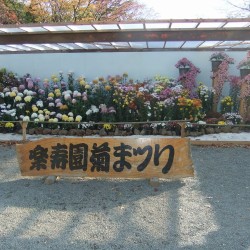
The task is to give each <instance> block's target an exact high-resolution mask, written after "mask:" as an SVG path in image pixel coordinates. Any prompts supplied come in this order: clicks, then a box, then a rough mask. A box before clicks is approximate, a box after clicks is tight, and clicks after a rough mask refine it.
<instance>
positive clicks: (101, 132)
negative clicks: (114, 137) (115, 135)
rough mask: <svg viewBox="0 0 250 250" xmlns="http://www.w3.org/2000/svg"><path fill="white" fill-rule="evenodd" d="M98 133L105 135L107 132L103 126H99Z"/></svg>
mask: <svg viewBox="0 0 250 250" xmlns="http://www.w3.org/2000/svg"><path fill="white" fill-rule="evenodd" d="M99 135H100V136H107V135H108V134H107V132H106V131H105V129H104V128H101V129H100V131H99Z"/></svg>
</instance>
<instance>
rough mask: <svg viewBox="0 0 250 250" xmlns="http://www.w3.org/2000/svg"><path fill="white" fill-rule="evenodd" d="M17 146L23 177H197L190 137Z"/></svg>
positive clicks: (51, 140) (44, 141) (65, 140)
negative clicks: (195, 175)
mask: <svg viewBox="0 0 250 250" xmlns="http://www.w3.org/2000/svg"><path fill="white" fill-rule="evenodd" d="M16 147H17V155H18V162H19V166H20V170H21V174H22V175H24V176H51V175H55V176H81V177H111V178H152V177H158V178H177V177H189V176H194V169H193V162H192V159H191V153H190V140H189V139H187V138H166V137H157V138H150V137H148V138H144V137H143V138H123V137H122V138H110V137H107V138H49V139H42V140H39V141H33V142H29V143H26V144H19V145H17V146H16Z"/></svg>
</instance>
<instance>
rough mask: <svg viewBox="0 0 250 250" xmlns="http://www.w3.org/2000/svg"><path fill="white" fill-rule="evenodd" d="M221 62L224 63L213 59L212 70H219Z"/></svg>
mask: <svg viewBox="0 0 250 250" xmlns="http://www.w3.org/2000/svg"><path fill="white" fill-rule="evenodd" d="M221 63H222V61H212V71H213V72H216V71H218V69H219V66H220V64H221Z"/></svg>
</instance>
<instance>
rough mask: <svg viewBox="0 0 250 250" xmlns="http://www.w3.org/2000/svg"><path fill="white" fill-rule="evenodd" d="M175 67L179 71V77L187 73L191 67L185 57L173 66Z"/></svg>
mask: <svg viewBox="0 0 250 250" xmlns="http://www.w3.org/2000/svg"><path fill="white" fill-rule="evenodd" d="M175 67H176V68H178V69H179V74H180V76H181V75H183V74H186V73H187V72H188V71H189V69H190V67H191V65H190V61H189V60H188V59H187V58H186V57H183V58H182V59H181V60H179V61H178V62H177V63H176V64H175Z"/></svg>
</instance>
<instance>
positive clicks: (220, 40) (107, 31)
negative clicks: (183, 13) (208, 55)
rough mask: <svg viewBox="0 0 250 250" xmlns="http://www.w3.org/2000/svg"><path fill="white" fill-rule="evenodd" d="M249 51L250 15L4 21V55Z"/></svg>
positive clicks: (0, 29)
mask: <svg viewBox="0 0 250 250" xmlns="http://www.w3.org/2000/svg"><path fill="white" fill-rule="evenodd" d="M249 49H250V18H240V19H170V20H150V21H145V20H143V21H130V22H105V23H104V22H96V23H53V24H21V25H0V54H6V53H46V52H47V53H51V52H52V53H54V52H57V53H58V52H66V53H70V52H100V51H101V52H104V51H175V50H198V51H199V50H201V51H204V50H234V51H240V50H249Z"/></svg>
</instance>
